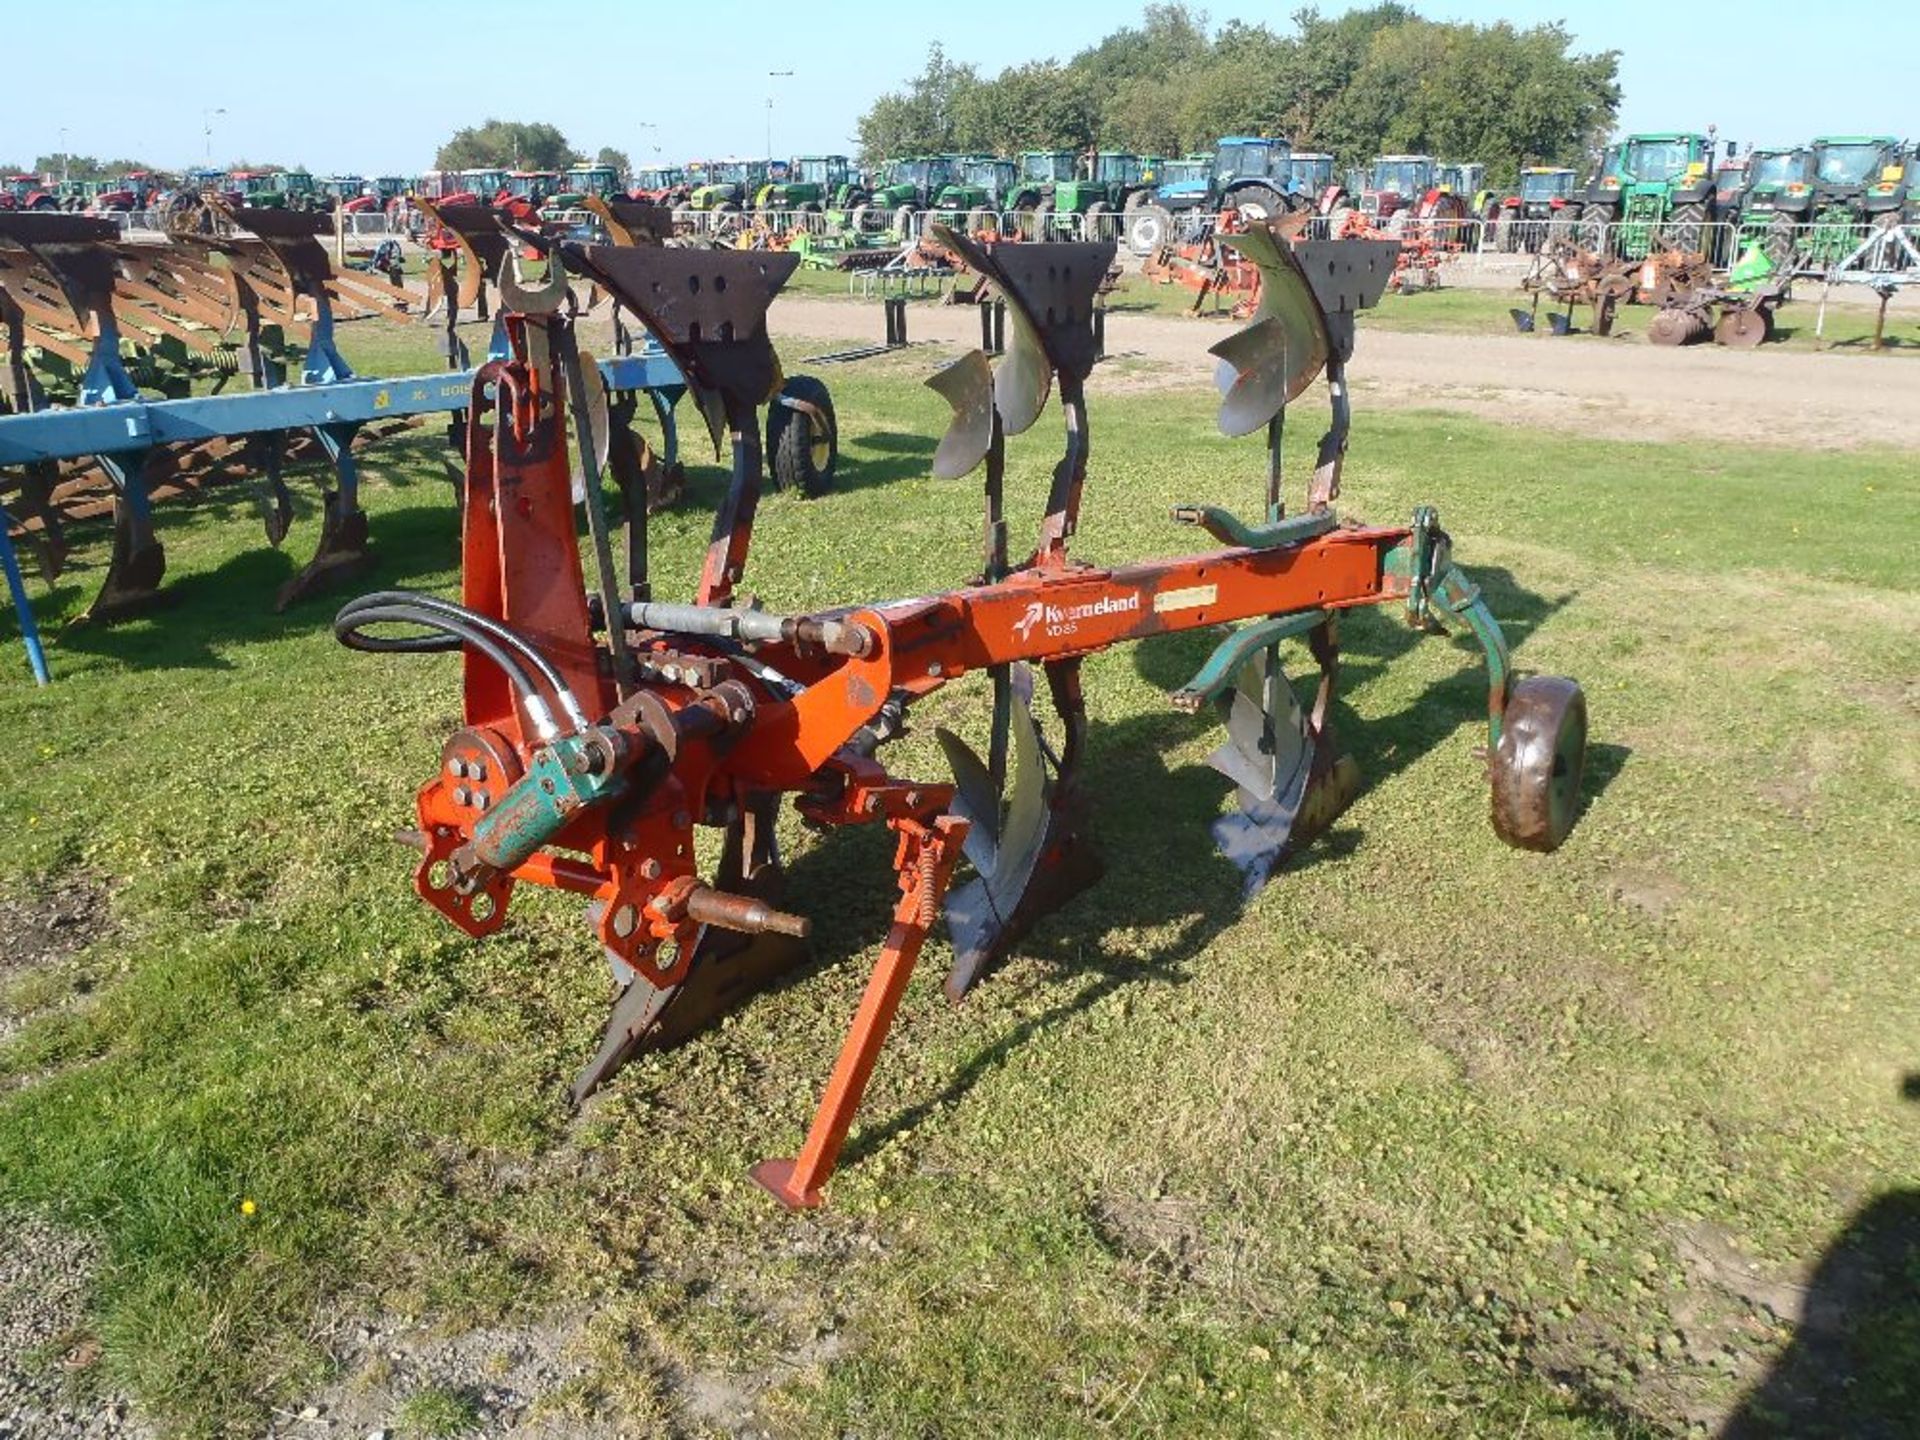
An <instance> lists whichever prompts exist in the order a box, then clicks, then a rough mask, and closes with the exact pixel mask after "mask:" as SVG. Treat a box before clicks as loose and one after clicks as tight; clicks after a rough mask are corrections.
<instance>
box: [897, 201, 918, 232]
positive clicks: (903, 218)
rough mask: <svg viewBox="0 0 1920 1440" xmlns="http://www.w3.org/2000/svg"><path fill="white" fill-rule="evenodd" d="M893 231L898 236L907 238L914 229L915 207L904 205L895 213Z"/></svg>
mask: <svg viewBox="0 0 1920 1440" xmlns="http://www.w3.org/2000/svg"><path fill="white" fill-rule="evenodd" d="M893 229H894V233H895V234H897V235H901V236H905V235H907V234H910V233H911V232H912V229H913V206H911V205H902V206H901V207H900V208H899V209H898V210H895V211H894V212H893Z"/></svg>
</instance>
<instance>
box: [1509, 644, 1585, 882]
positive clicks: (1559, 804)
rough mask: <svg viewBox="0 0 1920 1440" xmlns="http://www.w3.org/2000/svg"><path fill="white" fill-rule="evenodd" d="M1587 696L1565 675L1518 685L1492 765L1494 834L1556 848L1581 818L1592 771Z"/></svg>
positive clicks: (1518, 843) (1530, 846) (1523, 844)
mask: <svg viewBox="0 0 1920 1440" xmlns="http://www.w3.org/2000/svg"><path fill="white" fill-rule="evenodd" d="M1586 757H1587V697H1586V696H1585V695H1584V694H1583V693H1581V690H1580V687H1579V686H1578V685H1577V684H1575V683H1574V682H1573V681H1571V680H1568V679H1566V678H1564V677H1562V676H1559V675H1530V676H1528V677H1527V678H1526V679H1525V680H1522V681H1520V682H1519V683H1518V684H1516V685H1515V686H1514V687H1513V693H1512V694H1511V695H1509V696H1508V697H1507V713H1506V719H1505V721H1504V722H1503V724H1502V726H1501V730H1500V744H1499V745H1498V747H1496V748H1495V750H1494V752H1493V756H1492V758H1491V759H1490V760H1489V762H1488V764H1487V773H1488V776H1489V778H1490V779H1491V780H1492V781H1493V830H1494V833H1495V834H1496V835H1498V836H1499V837H1500V838H1501V839H1502V840H1504V841H1506V842H1507V844H1509V845H1512V846H1513V847H1515V848H1516V849H1519V850H1542V851H1545V850H1557V849H1559V848H1560V842H1561V841H1563V840H1565V839H1566V838H1567V833H1568V832H1569V831H1570V830H1572V829H1573V822H1574V820H1575V819H1576V818H1577V817H1578V815H1579V813H1580V778H1581V774H1582V772H1583V771H1584V770H1585V769H1586Z"/></svg>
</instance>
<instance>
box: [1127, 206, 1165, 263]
mask: <svg viewBox="0 0 1920 1440" xmlns="http://www.w3.org/2000/svg"><path fill="white" fill-rule="evenodd" d="M1172 236H1173V215H1172V212H1170V211H1169V210H1168V209H1167V208H1166V206H1164V205H1142V206H1141V207H1140V208H1139V209H1138V210H1136V211H1134V212H1133V214H1131V215H1129V216H1128V217H1127V249H1129V250H1131V251H1132V252H1133V253H1134V254H1136V255H1151V254H1153V252H1154V251H1156V250H1158V249H1159V248H1160V247H1161V246H1162V245H1164V244H1166V243H1167V241H1168V240H1169V239H1171V238H1172Z"/></svg>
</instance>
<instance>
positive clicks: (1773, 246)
mask: <svg viewBox="0 0 1920 1440" xmlns="http://www.w3.org/2000/svg"><path fill="white" fill-rule="evenodd" d="M1798 235H1799V227H1798V226H1796V225H1795V224H1794V223H1793V216H1791V215H1788V214H1785V213H1783V212H1780V211H1776V212H1775V213H1774V217H1773V218H1772V219H1771V220H1769V221H1768V222H1767V238H1766V239H1764V240H1762V241H1761V242H1760V248H1761V249H1762V250H1763V251H1765V252H1766V256H1767V259H1769V260H1771V261H1772V262H1773V268H1774V269H1775V270H1776V271H1778V272H1779V273H1780V274H1782V275H1791V274H1792V273H1793V250H1794V240H1795V239H1796V238H1797V237H1798ZM1735 248H1736V249H1738V248H1739V247H1738V246H1736V247H1735ZM1732 259H1733V260H1734V261H1736V262H1737V261H1738V260H1739V259H1740V257H1739V256H1738V255H1734V256H1733V257H1732Z"/></svg>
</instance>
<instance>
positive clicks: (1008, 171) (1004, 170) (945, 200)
mask: <svg viewBox="0 0 1920 1440" xmlns="http://www.w3.org/2000/svg"><path fill="white" fill-rule="evenodd" d="M1027 183H1028V182H1027V180H1026V178H1025V176H1024V175H1023V173H1022V169H1021V167H1020V166H1019V165H1017V164H1015V163H1014V162H1013V161H1011V160H1005V159H1002V158H1001V157H999V156H997V155H968V156H965V157H963V158H962V160H961V162H960V167H959V171H958V173H957V174H956V175H955V176H954V178H953V180H952V181H951V182H950V183H949V184H948V185H947V186H946V188H945V189H943V190H942V191H941V192H940V195H939V198H938V199H937V200H936V202H935V205H936V208H938V209H941V210H980V209H986V210H1003V209H1005V208H1007V202H1008V199H1009V198H1010V197H1011V196H1012V195H1013V192H1014V189H1015V187H1016V186H1019V187H1025V185H1026V184H1027Z"/></svg>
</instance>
